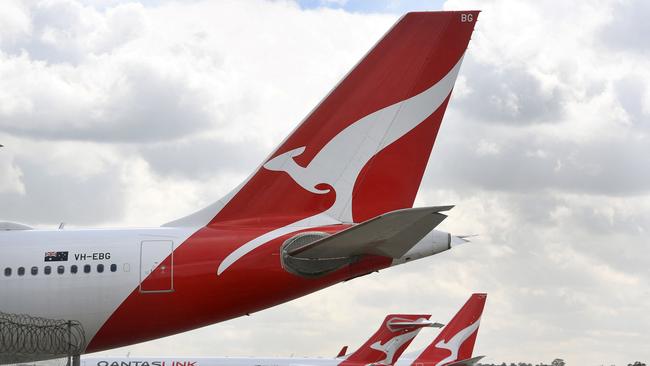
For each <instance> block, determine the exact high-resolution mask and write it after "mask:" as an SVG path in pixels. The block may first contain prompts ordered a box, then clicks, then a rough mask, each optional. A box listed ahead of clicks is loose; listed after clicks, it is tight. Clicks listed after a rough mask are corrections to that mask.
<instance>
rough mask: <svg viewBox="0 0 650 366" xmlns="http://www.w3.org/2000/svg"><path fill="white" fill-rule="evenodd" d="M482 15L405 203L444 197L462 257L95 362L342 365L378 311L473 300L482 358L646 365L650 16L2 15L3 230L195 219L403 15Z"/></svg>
mask: <svg viewBox="0 0 650 366" xmlns="http://www.w3.org/2000/svg"><path fill="white" fill-rule="evenodd" d="M475 8H478V9H481V10H483V12H482V13H481V15H480V18H479V23H478V25H477V28H476V31H475V33H474V36H473V39H472V41H471V43H470V47H469V52H468V54H467V57H466V59H465V62H464V65H463V68H462V70H461V75H460V77H459V80H458V83H457V87H456V89H455V91H454V96H453V98H452V101H451V104H450V106H449V109H448V112H447V115H446V117H445V121H444V123H443V127H442V129H441V131H440V134H439V135H438V140H437V142H436V146H435V148H434V151H433V154H432V157H431V160H430V163H429V166H428V169H427V173H426V175H425V178H424V181H423V184H422V187H421V189H420V192H419V195H418V198H417V202H416V204H417V205H442V204H455V205H456V208H454V209H453V210H452V211H451V212H450V217H449V218H448V219H447V220H446V221H445V222H444V223H443V224H442V226H441V228H442V229H443V230H448V231H453V232H456V233H477V234H480V237H479V238H477V239H476V240H475V242H474V243H473V244H470V245H466V246H464V247H461V248H458V249H457V250H454V251H449V252H446V253H443V254H441V255H438V256H435V257H431V258H428V259H425V260H422V261H420V262H418V263H412V264H409V265H405V266H400V267H398V268H394V269H389V270H386V271H382V272H381V273H379V274H373V275H371V276H367V277H363V278H361V279H358V280H355V281H351V282H348V283H345V284H341V285H337V286H335V287H333V288H330V289H327V290H324V291H321V292H319V293H316V294H313V295H310V296H307V297H305V298H302V299H299V300H296V301H293V302H291V303H288V304H285V305H282V306H279V307H277V308H274V309H270V310H267V311H264V312H261V313H258V314H254V315H253V316H251V317H246V318H242V319H236V320H233V321H230V322H226V323H223V324H218V325H214V326H211V327H207V328H203V329H200V330H197V331H195V332H190V333H186V334H182V335H178V336H174V337H169V338H166V339H163V340H159V341H155V342H148V343H145V344H141V345H135V346H131V347H127V348H124V349H120V350H117V351H113V352H108V353H110V354H113V355H124V354H126V353H127V352H131V354H132V355H174V354H176V355H201V356H210V355H232V356H237V355H239V356H247V355H257V356H289V355H292V354H294V355H315V356H333V355H335V354H336V353H337V352H338V350H339V349H340V347H341V346H342V345H344V344H349V345H350V346H352V347H353V348H354V347H356V346H358V345H360V344H361V343H362V342H363V341H365V339H366V337H367V336H368V335H369V334H370V333H371V332H372V331H373V330H374V329H375V327H376V326H377V324H378V322H379V321H381V319H383V317H384V315H385V314H386V313H388V312H431V313H432V314H434V316H433V317H434V318H435V319H436V320H438V321H441V322H445V321H447V320H448V318H449V317H450V316H451V315H452V314H453V313H454V312H455V311H456V310H457V308H458V307H459V306H460V305H461V304H462V303H463V302H464V301H465V299H466V298H467V297H468V296H469V294H470V293H472V292H475V291H481V292H483V291H485V292H487V293H488V294H489V296H488V303H487V307H486V310H485V313H484V317H483V322H482V327H481V330H480V334H479V340H478V343H477V348H476V352H477V353H478V354H486V355H488V357H487V359H486V360H488V361H498V362H501V361H507V362H510V361H524V360H525V361H530V362H541V361H546V362H550V361H551V360H552V359H553V358H555V357H561V358H564V359H566V360H568V361H569V363H570V364H573V365H599V364H612V363H616V364H619V365H622V364H627V363H628V362H631V361H634V360H645V361H649V360H650V347H648V342H649V341H650V336H649V335H648V329H650V312H649V311H648V309H650V287H649V284H650V248H649V245H650V243H649V242H648V232H649V230H650V90H649V89H648V85H650V42H648V40H647V35H648V34H650V22H648V20H647V15H648V14H650V2H647V1H645V0H630V1H613V0H612V1H610V0H596V1H583V2H574V1H544V2H539V1H530V2H522V1H515V0H512V1H508V0H504V1H490V0H487V1H485V0H483V1H478V0H477V1H472V0H449V1H424V0H422V1H419V0H417V1H397V0H394V1H391V0H385V1H370V0H367V1H363V0H349V1H346V0H329V1H323V0H305V1H299V2H295V1H289V0H285V1H263V0H250V1H234V0H233V1H178V2H170V1H146V2H142V3H137V2H130V1H121V0H113V1H99V0H96V1H93V0H88V1H77V0H48V1H13V0H9V1H3V4H2V11H0V144H3V145H5V147H3V148H0V219H6V220H12V221H20V222H25V223H28V224H31V225H34V226H38V227H54V226H56V225H58V224H59V222H62V221H63V222H66V223H67V225H68V227H88V226H145V225H159V224H161V223H164V222H166V221H169V220H172V219H175V218H178V217H180V216H183V215H185V214H187V213H190V212H192V211H194V210H196V209H198V208H201V207H203V206H205V205H207V204H209V203H211V202H213V201H215V200H217V199H218V198H220V196H221V195H223V194H224V193H226V192H227V191H229V190H230V189H231V188H233V187H234V186H235V185H236V184H238V183H239V182H240V181H241V180H242V179H244V178H245V177H246V176H247V175H248V174H249V173H250V172H251V171H252V169H254V168H255V167H256V166H257V165H258V164H259V163H260V162H261V160H262V159H263V158H264V157H265V156H266V154H268V153H269V152H270V151H271V150H272V149H273V147H274V146H275V145H276V144H277V143H278V142H279V141H280V140H281V139H282V138H283V137H284V136H285V135H286V134H287V133H288V132H289V131H290V130H291V129H292V128H293V127H294V126H295V125H296V123H298V121H300V120H301V119H302V117H304V115H305V114H306V113H308V112H309V110H310V109H311V108H312V107H313V106H314V105H315V104H316V103H317V102H318V101H319V100H320V98H321V97H322V96H323V95H324V94H325V93H326V92H327V91H328V90H329V89H330V88H331V87H332V86H333V85H334V84H335V83H336V82H337V81H338V80H339V79H340V78H341V77H342V76H343V75H344V74H345V73H346V72H347V71H348V69H349V68H350V67H351V66H353V65H354V63H355V62H356V61H357V60H358V59H359V58H360V57H361V56H362V55H363V54H364V53H365V52H366V50H367V49H368V48H369V47H370V46H371V45H372V44H373V43H374V42H375V41H376V40H377V39H378V38H379V37H380V36H381V35H382V34H383V33H384V32H385V31H386V30H387V29H388V27H390V25H391V24H392V23H393V22H395V21H396V20H397V19H398V17H399V16H400V14H402V13H403V12H405V11H409V10H422V9H431V10H436V9H475ZM432 336H433V332H432V331H431V332H429V331H425V332H423V333H422V335H421V336H420V337H419V339H417V340H416V342H415V343H414V346H412V347H413V348H417V347H418V346H420V345H423V344H425V343H427V342H428V341H429V340H430V339H431V337H432ZM413 348H412V349H413Z"/></svg>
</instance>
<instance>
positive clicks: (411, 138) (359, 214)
mask: <svg viewBox="0 0 650 366" xmlns="http://www.w3.org/2000/svg"><path fill="white" fill-rule="evenodd" d="M477 17H478V11H462V12H461V11H450V12H420V13H409V14H406V15H405V16H404V17H402V18H401V19H400V20H399V21H398V22H397V23H396V24H395V25H394V26H393V28H392V29H391V30H390V31H389V32H388V33H387V34H386V35H385V36H384V37H383V38H382V39H381V40H380V41H379V43H377V44H376V45H375V47H374V48H373V49H371V50H370V52H368V54H367V55H366V56H365V57H364V58H363V59H362V60H361V61H360V62H359V63H358V64H357V66H356V67H355V68H354V69H353V70H352V71H351V72H350V73H349V74H348V75H347V76H346V77H345V78H344V79H343V80H342V81H341V82H340V83H339V84H338V85H337V86H336V87H335V88H334V89H333V90H332V91H331V92H330V94H329V95H328V96H327V97H326V98H325V99H324V100H323V101H322V102H321V103H320V104H319V105H318V106H317V107H316V108H315V109H314V110H313V111H312V113H311V114H310V115H308V116H307V118H305V120H303V122H302V123H301V124H300V125H299V126H298V127H297V128H296V130H295V131H294V132H293V133H292V134H291V135H290V136H289V137H288V138H287V139H286V140H285V141H284V142H283V143H282V144H280V146H279V147H278V148H277V149H276V150H275V152H273V153H272V154H271V156H270V157H269V159H268V160H267V161H266V162H264V163H263V164H262V166H261V167H260V168H259V169H258V170H257V172H255V173H254V174H253V175H252V176H251V177H250V178H249V180H248V181H246V182H245V183H244V184H243V185H242V186H240V187H239V188H238V189H236V190H235V191H233V192H232V193H231V194H229V195H228V196H227V197H225V198H224V199H222V200H221V201H219V202H217V203H215V204H214V205H212V206H210V207H208V208H206V209H205V210H203V211H200V212H198V213H197V214H195V215H191V216H188V217H187V218H184V219H181V220H177V221H176V222H172V223H170V224H168V225H196V224H201V225H205V224H207V223H208V222H209V223H211V224H215V223H219V222H223V221H233V220H238V221H240V222H247V221H246V220H249V219H251V218H255V222H256V223H259V222H260V220H266V221H267V222H269V223H271V222H272V223H277V225H278V227H279V226H283V224H286V223H289V222H295V221H298V220H301V219H305V218H307V217H311V216H314V215H317V214H320V213H325V214H327V215H328V216H329V217H331V218H333V219H336V220H337V221H343V222H362V221H365V220H367V219H369V218H372V217H375V216H377V215H380V214H383V213H386V212H389V211H393V210H396V209H401V208H408V207H411V206H412V205H413V201H414V199H415V195H416V193H417V190H418V187H419V185H420V181H421V179H422V174H423V173H424V169H425V166H426V164H427V161H428V159H429V155H430V152H431V149H432V147H433V143H434V140H435V137H436V134H437V132H438V128H439V127H440V123H441V121H442V117H443V115H444V112H445V109H446V107H447V103H448V102H449V97H450V95H451V90H452V88H453V86H454V82H455V80H456V76H457V75H458V71H459V68H460V64H461V60H462V57H463V54H464V53H465V49H466V48H467V45H468V42H469V39H470V36H471V34H472V31H473V29H474V24H475V22H476V19H477Z"/></svg>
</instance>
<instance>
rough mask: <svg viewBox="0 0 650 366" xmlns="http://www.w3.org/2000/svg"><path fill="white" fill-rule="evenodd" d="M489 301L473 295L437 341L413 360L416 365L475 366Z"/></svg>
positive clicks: (480, 295)
mask: <svg viewBox="0 0 650 366" xmlns="http://www.w3.org/2000/svg"><path fill="white" fill-rule="evenodd" d="M486 299H487V294H473V295H472V296H471V297H470V298H469V300H467V302H466V303H465V305H463V307H462V308H461V309H460V310H459V311H458V313H457V314H456V315H455V316H454V317H453V319H451V321H450V322H449V324H447V325H446V326H445V327H444V328H443V329H442V331H441V332H440V334H439V335H438V336H437V337H436V339H435V340H434V341H433V342H431V344H429V346H428V347H427V348H425V349H424V351H422V353H421V354H420V355H419V356H418V357H417V358H416V359H415V360H414V361H413V363H412V366H420V365H422V366H444V365H447V366H450V365H464V363H462V362H465V363H469V364H471V362H472V360H474V359H472V352H473V350H474V343H475V342H476V336H477V334H478V328H479V325H480V322H481V314H482V313H483V308H484V306H485V300H486ZM479 359H480V358H479ZM476 361H478V359H477V360H476Z"/></svg>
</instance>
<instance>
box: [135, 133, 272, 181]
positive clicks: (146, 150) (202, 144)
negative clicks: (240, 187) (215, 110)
mask: <svg viewBox="0 0 650 366" xmlns="http://www.w3.org/2000/svg"><path fill="white" fill-rule="evenodd" d="M140 151H141V154H142V157H143V158H144V159H145V160H146V161H147V162H148V163H149V165H150V167H151V168H152V169H153V170H154V171H155V172H156V173H158V174H160V175H164V176H171V177H176V178H186V179H187V178H189V179H202V178H209V177H213V176H216V175H219V174H223V173H238V174H242V175H247V174H249V173H251V172H252V171H253V170H254V169H255V168H256V167H257V166H258V164H260V163H261V162H262V159H264V157H265V156H266V154H268V153H269V151H266V150H264V149H262V148H261V147H260V145H259V144H258V143H257V142H256V141H249V140H243V141H235V142H230V141H223V140H219V139H213V138H203V137H199V138H193V139H187V140H184V141H180V142H166V143H158V144H152V145H146V146H144V147H143V148H142V149H141V150H140Z"/></svg>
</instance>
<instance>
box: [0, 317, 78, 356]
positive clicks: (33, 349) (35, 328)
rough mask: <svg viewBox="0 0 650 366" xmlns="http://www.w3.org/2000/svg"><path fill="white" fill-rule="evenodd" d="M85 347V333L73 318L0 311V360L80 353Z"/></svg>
mask: <svg viewBox="0 0 650 366" xmlns="http://www.w3.org/2000/svg"><path fill="white" fill-rule="evenodd" d="M85 348H86V334H85V332H84V329H83V326H82V325H81V323H79V322H78V321H76V320H60V319H59V320H57V319H47V318H41V317H34V316H30V315H26V314H7V313H3V312H0V363H8V362H21V361H20V360H29V359H33V358H32V357H38V358H40V359H45V358H52V357H55V356H59V357H60V356H64V355H75V354H81V353H82V352H83V350H84V349H85ZM30 356H32V357H30Z"/></svg>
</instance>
